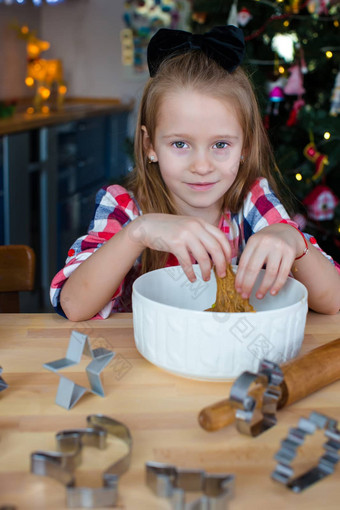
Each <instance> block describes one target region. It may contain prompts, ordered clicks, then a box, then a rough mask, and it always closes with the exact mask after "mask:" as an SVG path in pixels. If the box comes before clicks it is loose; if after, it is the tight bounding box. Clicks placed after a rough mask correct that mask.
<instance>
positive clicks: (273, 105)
mask: <svg viewBox="0 0 340 510" xmlns="http://www.w3.org/2000/svg"><path fill="white" fill-rule="evenodd" d="M283 100H284V94H283V89H282V87H280V86H276V87H274V88H273V89H272V90H271V91H270V93H269V108H270V112H271V113H272V114H273V115H278V113H279V107H280V103H282V101H283Z"/></svg>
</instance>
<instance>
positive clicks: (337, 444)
mask: <svg viewBox="0 0 340 510" xmlns="http://www.w3.org/2000/svg"><path fill="white" fill-rule="evenodd" d="M317 429H324V431H325V436H326V438H328V441H327V442H326V443H325V444H324V445H323V447H324V449H325V450H326V452H325V453H324V455H322V456H321V457H320V459H319V462H318V464H317V465H316V466H315V467H313V468H312V469H310V470H309V471H306V473H303V474H302V475H301V476H298V477H296V478H293V475H294V471H293V469H292V467H291V462H292V460H293V459H294V458H295V456H296V454H297V449H298V447H299V446H301V445H302V444H303V443H304V440H305V437H306V435H307V434H314V432H315V431H316V430H317ZM339 449H340V430H339V429H338V422H337V421H336V420H334V419H332V418H328V417H327V416H324V415H323V414H320V413H317V412H315V411H313V412H312V413H311V414H310V416H309V418H308V419H307V418H300V420H299V423H298V426H297V427H295V428H291V429H290V430H289V433H288V437H287V438H286V439H284V440H283V441H281V448H280V450H279V451H278V452H277V454H276V455H275V459H276V460H278V464H277V466H276V469H275V471H273V473H272V475H271V476H272V478H273V480H276V481H278V482H281V483H283V484H284V485H286V487H288V488H289V489H291V490H292V491H294V492H301V491H303V490H304V489H306V488H307V487H309V486H310V485H312V484H313V483H315V482H318V481H319V480H322V479H323V478H325V477H326V476H328V475H330V474H332V473H334V469H335V466H336V464H337V463H338V461H339V458H340V456H339V453H338V451H339Z"/></svg>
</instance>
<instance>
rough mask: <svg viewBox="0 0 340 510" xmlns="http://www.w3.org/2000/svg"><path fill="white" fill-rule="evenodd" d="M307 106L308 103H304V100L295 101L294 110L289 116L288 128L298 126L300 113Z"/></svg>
mask: <svg viewBox="0 0 340 510" xmlns="http://www.w3.org/2000/svg"><path fill="white" fill-rule="evenodd" d="M305 104H306V103H305V102H304V100H303V99H297V100H296V101H294V103H293V108H292V110H291V112H290V114H289V117H288V120H287V122H286V126H295V125H296V124H297V119H298V115H299V111H300V110H301V108H302V107H303V106H304V105H305Z"/></svg>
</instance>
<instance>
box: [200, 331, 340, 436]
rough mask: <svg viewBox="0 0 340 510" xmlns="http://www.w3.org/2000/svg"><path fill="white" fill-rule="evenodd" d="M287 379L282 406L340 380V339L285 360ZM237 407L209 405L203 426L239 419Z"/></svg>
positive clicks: (209, 427)
mask: <svg viewBox="0 0 340 510" xmlns="http://www.w3.org/2000/svg"><path fill="white" fill-rule="evenodd" d="M280 368H281V370H282V372H283V375H284V380H283V382H282V383H281V385H280V387H281V396H280V399H279V402H278V406H277V408H278V409H282V407H284V406H287V405H290V404H293V403H294V402H297V401H298V400H301V399H303V398H305V397H307V396H308V395H311V394H312V393H314V392H315V391H317V390H320V389H321V388H324V387H325V386H327V385H328V384H331V383H333V382H335V381H337V380H339V379H340V338H338V339H336V340H333V341H332V342H329V343H327V344H324V345H321V346H320V347H317V348H316V349H313V350H312V351H310V352H308V353H307V354H304V355H303V356H300V357H298V358H295V359H293V360H290V361H288V362H287V363H284V364H283V365H282V366H280ZM260 391H262V390H261V388H260V387H259V386H257V387H256V386H255V388H254V389H253V390H252V391H251V392H250V395H251V396H252V397H254V398H255V399H256V400H257V398H259V396H260ZM235 412H236V411H235V408H234V407H233V405H232V403H231V402H230V400H229V399H224V400H221V401H220V402H217V403H215V404H213V405H211V406H208V407H205V408H204V409H203V410H202V411H201V412H200V414H199V416H198V422H199V424H200V426H201V427H202V428H204V429H205V430H207V431H209V432H214V431H216V430H219V429H221V428H223V427H227V426H228V425H230V424H231V423H233V422H234V421H235Z"/></svg>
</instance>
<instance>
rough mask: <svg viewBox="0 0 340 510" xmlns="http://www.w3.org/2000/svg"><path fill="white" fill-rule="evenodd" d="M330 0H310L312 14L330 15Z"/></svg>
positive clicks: (308, 6)
mask: <svg viewBox="0 0 340 510" xmlns="http://www.w3.org/2000/svg"><path fill="white" fill-rule="evenodd" d="M328 5H329V0H309V2H308V4H307V9H308V12H309V13H310V14H317V15H318V16H320V14H325V15H326V16H328Z"/></svg>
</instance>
